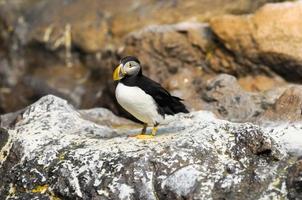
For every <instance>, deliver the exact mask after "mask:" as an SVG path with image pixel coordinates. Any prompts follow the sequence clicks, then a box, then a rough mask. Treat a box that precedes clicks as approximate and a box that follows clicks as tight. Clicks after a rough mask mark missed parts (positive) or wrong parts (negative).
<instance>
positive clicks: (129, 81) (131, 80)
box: [120, 73, 143, 86]
mask: <svg viewBox="0 0 302 200" xmlns="http://www.w3.org/2000/svg"><path fill="white" fill-rule="evenodd" d="M142 76H143V74H142V73H141V74H137V75H136V76H125V77H124V78H123V79H122V80H120V83H123V84H124V85H127V86H135V85H136V83H137V82H138V81H139V80H140V78H141V77H142Z"/></svg>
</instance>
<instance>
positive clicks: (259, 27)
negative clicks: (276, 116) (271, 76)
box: [210, 2, 302, 82]
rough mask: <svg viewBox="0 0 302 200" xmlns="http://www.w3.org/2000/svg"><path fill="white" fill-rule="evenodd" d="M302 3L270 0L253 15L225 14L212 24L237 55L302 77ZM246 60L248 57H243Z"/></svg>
mask: <svg viewBox="0 0 302 200" xmlns="http://www.w3.org/2000/svg"><path fill="white" fill-rule="evenodd" d="M301 18H302V3H301V2H292V3H289V2H286V3H279V4H267V5H265V6H263V7H262V8H261V9H259V10H258V11H257V12H256V13H255V14H253V15H245V16H233V15H226V16H223V17H217V18H214V19H212V20H211V23H210V24H211V28H212V29H213V31H214V32H215V34H216V35H217V36H218V37H219V39H220V40H221V41H222V42H223V43H224V45H225V47H227V48H228V49H229V50H231V51H232V52H234V54H235V55H236V57H237V58H239V57H242V56H245V57H247V58H248V59H249V60H250V61H251V62H253V63H255V66H257V65H258V66H261V65H266V66H269V67H270V68H271V69H272V70H273V71H275V72H277V73H278V74H280V75H282V76H284V77H285V78H286V79H288V80H290V81H297V82H301V80H302V79H301V78H302V48H301V44H302V23H301ZM243 62H245V61H243Z"/></svg>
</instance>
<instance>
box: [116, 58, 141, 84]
mask: <svg viewBox="0 0 302 200" xmlns="http://www.w3.org/2000/svg"><path fill="white" fill-rule="evenodd" d="M139 74H142V69H141V66H140V62H139V60H138V59H137V58H136V57H134V56H126V57H124V58H122V59H121V61H120V65H119V66H117V68H116V69H115V70H114V72H113V80H115V81H117V80H121V79H122V78H124V77H130V76H137V75H139Z"/></svg>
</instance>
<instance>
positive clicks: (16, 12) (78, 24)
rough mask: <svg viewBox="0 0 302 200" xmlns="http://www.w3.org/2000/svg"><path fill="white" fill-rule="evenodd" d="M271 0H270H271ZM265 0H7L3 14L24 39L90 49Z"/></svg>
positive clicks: (240, 9) (242, 10)
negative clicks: (150, 28) (131, 34)
mask: <svg viewBox="0 0 302 200" xmlns="http://www.w3.org/2000/svg"><path fill="white" fill-rule="evenodd" d="M268 1H269V0H268ZM265 2H266V1H265V0H256V1H251V0H244V1H242V0H236V1H234V0H214V1H213V0H212V1H208V0H203V1H202V2H200V1H197V0H189V1H173V0H169V1H156V0H143V1H134V0H125V1H121V0H113V1H102V0H90V1H89V3H87V2H86V1H85V0H79V1H66V2H64V3H62V2H61V1H60V0H52V1H47V0H45V1H37V0H26V1H22V2H19V1H18V0H12V1H9V2H6V3H5V4H4V5H3V6H1V7H2V8H0V10H1V11H2V13H3V15H2V17H3V18H4V19H5V20H6V21H8V22H9V24H11V25H12V28H13V29H16V30H17V31H19V33H18V36H19V37H20V38H22V40H23V42H25V43H28V42H31V41H33V40H34V41H39V42H42V43H46V44H47V45H49V47H51V48H58V47H68V46H69V45H70V44H71V43H72V44H73V45H75V46H77V47H79V48H81V49H84V50H85V51H86V52H95V51H99V50H102V49H103V48H108V45H110V43H112V42H113V40H115V39H118V40H117V42H119V39H120V38H122V37H123V36H125V35H126V34H128V33H129V32H131V31H133V30H135V29H139V28H142V27H144V26H146V25H150V24H163V23H175V22H179V21H182V20H189V19H195V20H206V19H209V17H210V16H213V15H219V14H223V13H232V12H237V13H238V12H240V13H246V12H250V11H251V10H254V9H255V8H257V7H259V6H260V5H263V4H264V3H265Z"/></svg>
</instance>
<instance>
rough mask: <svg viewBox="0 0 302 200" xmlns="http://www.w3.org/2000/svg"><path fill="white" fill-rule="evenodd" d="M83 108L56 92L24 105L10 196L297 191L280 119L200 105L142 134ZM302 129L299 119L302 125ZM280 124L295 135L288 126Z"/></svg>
mask: <svg viewBox="0 0 302 200" xmlns="http://www.w3.org/2000/svg"><path fill="white" fill-rule="evenodd" d="M81 113H82V114H81ZM81 113H80V112H78V111H76V110H75V109H74V108H73V107H72V106H70V105H69V104H67V102H66V101H65V100H62V99H60V98H57V97H55V96H51V95H49V96H45V97H43V98H41V99H40V100H39V101H37V102H36V103H34V104H33V105H31V106H29V107H28V108H26V109H25V110H24V111H23V113H22V114H21V115H20V117H19V119H18V120H17V121H16V123H15V124H14V126H13V127H12V128H11V129H9V130H8V136H9V137H8V139H7V142H6V144H5V148H1V150H0V151H1V154H0V155H3V152H4V151H6V153H5V156H3V157H1V164H0V175H1V177H2V178H1V179H0V198H1V199H5V198H7V197H8V198H12V199H18V198H19V199H20V198H21V199H32V198H39V199H49V198H62V199H67V198H69V199H221V198H224V199H238V200H239V199H247V200H249V199H253V200H254V199H268V198H271V199H281V198H286V197H287V195H288V190H287V186H286V184H285V182H286V180H287V179H286V175H287V173H286V170H284V169H285V168H286V166H288V165H289V162H290V156H289V154H288V153H287V152H291V151H292V149H290V147H291V145H288V144H284V143H283V142H284V141H283V140H282V139H281V140H280V137H278V136H280V135H281V134H280V133H279V132H278V131H272V128H270V127H265V128H261V127H259V126H256V125H253V124H249V123H243V124H238V123H230V122H228V121H224V120H219V119H217V118H216V117H215V116H214V115H213V114H211V113H209V112H202V111H200V112H194V113H190V114H186V115H177V116H175V117H171V118H168V119H167V120H166V122H165V123H164V124H163V125H162V126H161V127H160V129H159V133H158V136H157V137H155V138H154V139H152V140H138V139H134V138H127V137H126V135H127V134H133V133H136V132H138V131H139V129H135V130H132V131H130V130H127V131H125V130H124V131H122V132H120V130H119V129H113V128H112V127H110V126H104V125H99V124H96V123H94V122H92V121H89V120H87V119H84V118H83V111H81ZM85 113H86V114H87V111H84V115H85ZM90 113H92V111H90ZM96 113H101V112H99V111H96ZM106 115H110V114H108V112H107V111H105V112H104V114H102V115H101V114H98V115H95V116H100V118H104V117H105V118H106ZM180 122H181V123H180ZM301 127H302V124H296V126H295V128H297V129H299V130H300V133H301V130H302V129H301ZM273 130H277V128H274V129H273ZM278 130H279V131H281V132H282V133H283V135H286V134H287V130H288V128H279V129H278ZM1 135H2V131H1ZM1 146H3V145H1ZM291 183H292V182H290V184H291Z"/></svg>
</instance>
